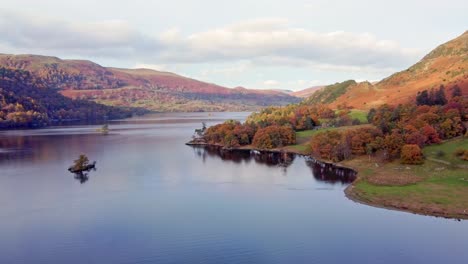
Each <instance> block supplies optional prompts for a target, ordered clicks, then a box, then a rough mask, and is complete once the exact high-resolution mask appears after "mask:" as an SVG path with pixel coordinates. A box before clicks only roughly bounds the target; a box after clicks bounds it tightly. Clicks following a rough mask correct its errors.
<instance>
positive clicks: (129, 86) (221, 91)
mask: <svg viewBox="0 0 468 264" xmlns="http://www.w3.org/2000/svg"><path fill="white" fill-rule="evenodd" d="M0 66H3V67H6V68H11V69H21V70H27V71H30V72H31V73H32V74H33V75H35V76H37V77H39V78H42V79H43V80H44V81H45V82H46V83H47V84H48V85H49V86H50V87H56V88H58V89H60V91H61V93H62V94H63V95H65V96H67V97H70V98H81V99H90V100H93V101H96V102H100V103H104V104H107V105H115V106H137V107H144V108H146V109H149V110H154V111H225V110H231V111H232V110H254V109H258V108H260V107H263V106H269V105H284V104H288V103H294V102H298V101H299V99H298V98H297V97H294V96H291V95H287V94H285V93H282V92H278V91H265V90H250V89H229V88H226V87H222V86H219V85H215V84H211V83H205V82H201V81H198V80H194V79H190V78H186V77H183V76H180V75H177V74H174V73H169V72H160V71H154V70H148V69H118V68H106V67H102V66H100V65H98V64H95V63H93V62H90V61H83V60H61V59H59V58H56V57H47V56H38V55H6V54H3V55H2V54H0Z"/></svg>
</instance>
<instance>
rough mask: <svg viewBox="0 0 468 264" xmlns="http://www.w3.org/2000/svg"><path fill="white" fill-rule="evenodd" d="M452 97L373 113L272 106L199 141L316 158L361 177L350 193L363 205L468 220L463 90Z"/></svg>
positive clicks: (432, 94) (431, 94) (467, 102)
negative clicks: (347, 168) (347, 169)
mask: <svg viewBox="0 0 468 264" xmlns="http://www.w3.org/2000/svg"><path fill="white" fill-rule="evenodd" d="M449 92H450V93H449V95H446V92H445V88H444V87H443V86H442V87H440V88H439V89H438V90H432V91H426V92H423V94H427V95H428V96H427V97H426V95H424V96H423V99H421V93H420V94H418V95H417V96H416V99H415V101H414V102H409V103H407V104H400V105H396V106H393V105H388V104H384V105H381V106H379V107H377V108H375V109H370V111H368V112H365V111H360V110H356V109H349V108H348V107H346V106H340V107H339V109H331V108H329V107H328V106H327V105H322V104H318V105H304V104H298V105H289V106H287V107H277V108H272V107H270V108H266V109H264V110H262V111H261V112H258V113H254V114H252V115H250V116H249V117H248V118H247V120H246V122H245V123H243V124H241V123H239V122H234V121H227V122H225V123H223V124H219V125H216V126H214V127H210V128H208V129H207V130H206V131H205V133H204V134H203V135H202V138H203V139H204V140H205V141H204V143H205V144H209V145H218V146H223V147H225V148H251V149H264V150H267V149H268V150H275V151H283V152H293V153H299V154H303V155H312V156H313V157H315V158H318V159H320V160H323V161H329V162H334V163H339V164H341V165H344V166H347V167H351V168H354V169H356V170H357V171H358V172H359V180H357V181H356V182H355V183H354V184H353V185H352V186H351V187H349V188H348V189H347V191H346V192H347V195H348V196H349V197H350V198H351V199H354V200H357V201H359V202H363V203H366V204H371V205H375V206H382V207H389V208H394V209H400V210H408V211H412V212H417V213H423V214H431V215H437V216H446V217H459V218H468V213H466V211H465V210H468V208H464V206H466V204H468V196H467V195H466V193H468V192H467V190H468V189H467V187H468V184H467V183H468V177H466V176H465V175H466V174H467V170H466V168H467V167H466V166H467V165H468V161H466V160H464V158H465V152H466V153H468V148H467V147H468V143H467V142H468V140H467V139H466V134H467V129H466V123H467V121H468V98H467V97H465V96H463V95H462V94H461V93H460V90H459V89H451V90H450V91H449ZM364 117H365V119H366V121H367V122H362V121H364V120H363V119H364ZM463 137H465V138H463ZM286 138H287V139H288V140H285V139H286ZM463 176H465V177H463Z"/></svg>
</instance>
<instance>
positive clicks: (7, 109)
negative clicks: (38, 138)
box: [0, 67, 146, 128]
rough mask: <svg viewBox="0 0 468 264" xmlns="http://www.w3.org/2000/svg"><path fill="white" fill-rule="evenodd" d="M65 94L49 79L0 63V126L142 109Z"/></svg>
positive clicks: (36, 124) (109, 116)
mask: <svg viewBox="0 0 468 264" xmlns="http://www.w3.org/2000/svg"><path fill="white" fill-rule="evenodd" d="M145 112H146V111H145V110H142V109H133V108H132V109H131V108H119V107H110V106H105V105H101V104H97V103H94V102H89V101H86V100H73V99H70V98H67V97H65V96H63V95H61V94H60V93H58V90H57V89H55V88H52V87H51V86H50V81H49V80H44V79H42V78H38V77H37V76H34V75H33V74H31V73H30V72H28V71H24V70H13V69H6V68H1V67H0V128H37V127H43V126H46V125H49V124H52V123H56V122H63V121H89V122H98V121H104V120H107V119H118V118H126V117H130V116H132V114H137V113H138V114H142V113H145Z"/></svg>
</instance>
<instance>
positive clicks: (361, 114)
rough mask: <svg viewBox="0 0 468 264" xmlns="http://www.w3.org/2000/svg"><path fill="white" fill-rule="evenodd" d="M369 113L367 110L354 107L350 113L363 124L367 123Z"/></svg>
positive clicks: (352, 117)
mask: <svg viewBox="0 0 468 264" xmlns="http://www.w3.org/2000/svg"><path fill="white" fill-rule="evenodd" d="M367 113H368V112H367V111H363V110H357V109H352V110H351V113H349V116H350V117H351V119H358V120H359V121H360V122H361V124H367V123H368V121H367Z"/></svg>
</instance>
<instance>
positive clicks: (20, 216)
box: [0, 113, 468, 264]
mask: <svg viewBox="0 0 468 264" xmlns="http://www.w3.org/2000/svg"><path fill="white" fill-rule="evenodd" d="M246 115H247V114H245V113H214V114H211V115H208V114H206V113H192V114H190V113H189V114H187V113H185V114H156V115H148V116H144V117H138V118H135V119H128V120H124V121H119V122H112V123H111V124H110V128H111V133H110V134H109V135H100V134H98V133H96V132H94V131H95V130H96V128H98V126H72V127H55V128H47V129H40V130H23V131H4V132H0V204H1V208H0V263H5V264H16V263H47V264H50V263H80V264H81V263H98V264H102V263H122V264H123V263H468V221H461V222H458V221H455V220H447V219H442V218H435V217H428V216H418V215H413V214H409V213H403V212H397V211H390V210H385V209H379V208H372V207H368V206H365V205H360V204H357V203H354V202H352V201H350V200H348V199H347V198H346V197H345V196H344V194H343V190H344V188H346V186H347V184H348V182H349V181H350V180H351V179H350V178H342V177H338V176H336V175H330V174H327V175H322V174H320V170H319V171H317V169H316V168H315V169H314V166H312V164H310V162H307V160H306V159H305V158H302V157H295V158H294V157H292V158H288V159H286V160H279V163H278V160H277V159H276V158H275V157H263V156H255V157H250V155H248V153H237V154H234V153H220V152H218V151H216V150H205V149H200V148H192V147H189V146H186V145H184V143H185V142H186V141H187V140H188V139H190V137H191V135H192V132H193V130H194V129H195V128H199V127H200V126H201V122H202V121H206V122H207V123H208V124H209V125H211V124H215V123H220V122H222V121H223V120H225V119H228V118H234V119H238V120H243V119H244V118H245V117H246ZM81 153H85V154H86V155H88V157H89V158H90V159H91V160H96V161H97V170H96V171H92V172H90V174H89V175H88V176H89V178H87V179H83V178H81V179H79V178H78V179H76V178H75V177H74V176H73V175H72V174H71V173H69V172H68V171H67V168H68V166H70V165H71V163H72V161H73V160H74V159H76V158H77V156H78V155H79V154H81ZM314 174H315V175H314Z"/></svg>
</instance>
